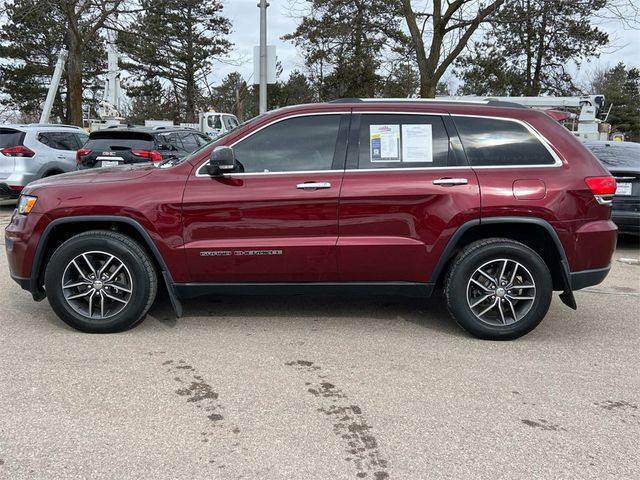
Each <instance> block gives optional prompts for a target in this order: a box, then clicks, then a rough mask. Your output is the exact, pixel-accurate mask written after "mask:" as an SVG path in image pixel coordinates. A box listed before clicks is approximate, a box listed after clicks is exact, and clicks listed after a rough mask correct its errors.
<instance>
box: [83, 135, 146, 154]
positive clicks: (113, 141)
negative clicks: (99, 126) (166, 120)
mask: <svg viewBox="0 0 640 480" xmlns="http://www.w3.org/2000/svg"><path fill="white" fill-rule="evenodd" d="M85 148H88V149H91V150H97V151H104V152H107V151H117V150H131V149H139V150H154V149H155V142H154V141H153V137H152V136H151V135H149V134H146V133H137V132H108V133H101V132H100V133H99V134H97V135H91V136H90V137H89V141H88V142H87V143H86V145H85Z"/></svg>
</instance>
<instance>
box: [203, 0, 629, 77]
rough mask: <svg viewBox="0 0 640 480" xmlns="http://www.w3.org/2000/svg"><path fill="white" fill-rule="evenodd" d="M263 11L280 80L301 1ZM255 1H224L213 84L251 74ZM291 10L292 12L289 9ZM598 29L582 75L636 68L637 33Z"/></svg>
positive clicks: (289, 63) (290, 60)
mask: <svg viewBox="0 0 640 480" xmlns="http://www.w3.org/2000/svg"><path fill="white" fill-rule="evenodd" d="M269 3H270V6H269V8H268V9H267V25H268V33H267V41H268V43H269V44H271V45H276V48H277V56H278V59H279V60H280V61H281V62H282V66H283V68H284V76H285V77H286V76H287V75H288V73H289V72H291V71H292V70H295V69H299V70H302V69H303V67H304V65H303V59H302V58H301V57H300V56H299V55H298V54H297V52H296V48H295V47H294V46H293V45H292V44H291V43H290V42H284V41H282V40H280V37H282V36H283V35H285V34H287V33H290V32H292V31H294V30H295V28H296V26H297V24H298V22H299V19H298V18H296V16H295V12H292V10H293V9H295V6H296V4H299V5H301V4H304V2H303V1H301V0H269ZM257 4H258V0H226V1H225V8H224V15H225V16H226V17H227V18H229V19H230V20H231V21H232V23H233V32H232V34H231V41H232V42H233V43H234V44H235V46H236V47H235V51H234V52H233V54H232V59H233V60H234V63H235V64H234V65H229V64H220V63H216V65H215V71H214V74H213V76H212V77H211V78H210V81H212V82H213V83H214V84H215V83H218V82H219V81H220V80H221V79H222V78H223V77H224V76H225V75H226V74H227V73H230V72H233V71H239V72H240V73H241V74H242V76H243V77H244V78H245V80H249V79H250V77H251V76H252V74H253V60H252V55H253V46H254V45H258V41H259V18H260V17H259V15H260V11H259V9H258V7H257ZM292 7H293V8H292ZM600 27H601V28H602V29H603V30H605V31H606V32H608V33H609V35H610V38H611V40H612V45H611V46H609V47H607V48H606V49H605V50H604V51H603V52H602V54H601V56H600V58H599V59H596V60H594V61H593V62H591V63H590V64H586V65H584V66H583V68H582V72H583V73H582V74H579V75H578V77H581V76H583V75H586V74H588V72H589V71H591V70H593V69H594V68H596V66H598V65H601V66H614V65H615V64H617V63H618V62H619V61H622V62H624V63H625V64H627V65H633V66H640V54H639V53H638V47H640V30H638V29H635V30H631V29H626V30H625V29H624V28H623V26H622V25H620V23H619V22H606V23H605V22H602V23H600Z"/></svg>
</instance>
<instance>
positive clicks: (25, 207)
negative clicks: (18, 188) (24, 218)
mask: <svg viewBox="0 0 640 480" xmlns="http://www.w3.org/2000/svg"><path fill="white" fill-rule="evenodd" d="M37 200H38V197H32V196H30V195H20V199H19V200H18V213H19V214H20V215H27V214H29V213H30V212H31V210H33V207H35V205H36V201H37Z"/></svg>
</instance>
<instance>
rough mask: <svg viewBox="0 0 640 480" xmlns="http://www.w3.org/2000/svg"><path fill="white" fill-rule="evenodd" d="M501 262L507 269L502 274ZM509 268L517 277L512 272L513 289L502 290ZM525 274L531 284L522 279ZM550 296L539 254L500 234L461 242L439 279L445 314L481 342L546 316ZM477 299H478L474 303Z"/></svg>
mask: <svg viewBox="0 0 640 480" xmlns="http://www.w3.org/2000/svg"><path fill="white" fill-rule="evenodd" d="M503 265H505V269H506V268H511V269H510V270H507V271H504V272H503V270H502V266H503ZM509 265H512V267H509ZM518 265H519V266H518ZM481 268H482V271H483V272H485V271H486V272H488V273H489V274H490V275H489V276H490V277H492V278H494V279H499V281H498V283H497V284H493V282H491V281H490V280H489V276H484V275H483V274H480V273H479V269H481ZM512 271H515V272H516V275H518V277H516V276H515V275H514V279H515V280H513V281H512V282H511V283H512V284H515V287H512V290H507V288H508V285H509V284H510V283H509V280H510V278H509V277H510V273H511V272H512ZM503 273H504V275H502V274H503ZM507 273H509V274H507ZM529 277H530V278H531V280H532V282H528V281H527V280H526V278H529ZM472 278H473V279H474V280H478V281H479V282H480V283H481V284H482V285H479V284H478V282H474V281H473V280H472ZM502 279H504V283H505V284H507V285H505V286H504V288H501V284H502ZM483 280H484V281H483ZM485 283H486V284H485ZM527 285H534V287H533V288H532V287H531V286H527ZM518 287H522V289H520V288H518ZM527 289H529V290H527ZM507 292H509V293H508V294H507ZM526 292H534V293H533V294H532V293H526ZM472 294H473V295H476V296H475V297H472ZM552 294H553V282H552V279H551V274H550V273H549V268H548V267H547V265H546V263H545V262H544V260H543V259H542V258H541V257H540V255H538V254H537V253H536V252H535V251H533V250H532V249H531V248H529V247H527V246H526V245H524V244H522V243H520V242H516V241H514V240H509V239H505V238H489V239H485V240H479V241H476V242H473V243H471V244H469V245H467V246H466V247H465V248H464V249H463V250H462V251H461V252H460V253H459V254H458V255H457V257H456V258H455V260H454V262H453V264H452V265H451V268H450V269H449V272H448V274H447V277H446V280H445V296H446V302H447V308H448V309H449V313H450V314H451V316H452V317H453V318H454V319H455V320H456V322H457V323H458V325H460V326H461V327H462V328H464V329H465V330H467V331H468V332H469V333H471V334H472V335H474V336H476V337H478V338H482V339H485V340H512V339H514V338H518V337H521V336H522V335H525V334H527V333H529V332H530V331H531V330H533V329H534V328H536V326H538V324H539V323H540V322H541V321H542V319H543V318H544V317H545V315H546V314H547V311H548V310H549V305H550V304H551V297H552ZM485 296H487V298H486V299H485V300H483V298H485ZM516 299H517V300H516ZM520 299H522V300H520ZM480 301H482V303H480V304H479V305H478V306H474V304H475V303H476V302H480ZM491 305H494V307H492V308H491V309H490V310H488V311H487V313H485V314H482V311H484V310H485V307H489V306H491ZM473 308H475V313H474V310H473ZM477 314H480V316H479V315H477ZM493 317H495V318H493Z"/></svg>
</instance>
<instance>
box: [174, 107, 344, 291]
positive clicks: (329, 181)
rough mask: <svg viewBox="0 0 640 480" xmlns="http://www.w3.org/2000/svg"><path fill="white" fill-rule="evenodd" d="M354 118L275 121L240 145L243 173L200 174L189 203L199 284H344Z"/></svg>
mask: <svg viewBox="0 0 640 480" xmlns="http://www.w3.org/2000/svg"><path fill="white" fill-rule="evenodd" d="M348 124H349V115H348V114H332V115H307V116H298V117H294V118H288V119H281V120H275V121H274V122H272V123H270V124H267V126H265V127H261V128H258V129H257V130H254V131H253V132H251V133H249V134H248V135H247V136H245V137H243V138H242V139H240V140H239V141H237V142H236V143H235V144H234V145H232V147H233V150H234V153H235V157H236V160H237V163H238V167H237V168H236V171H235V172H231V173H226V174H224V175H222V176H216V177H211V176H209V175H207V174H206V173H204V169H203V168H200V169H199V170H197V172H194V173H193V174H192V175H191V177H190V179H189V181H188V183H187V186H186V189H185V193H184V200H183V214H184V240H185V247H186V256H187V262H188V266H189V270H190V274H191V277H192V281H193V282H306V281H335V280H337V279H338V273H337V259H336V257H337V256H336V242H337V238H338V197H339V193H340V188H341V185H342V177H343V175H344V159H345V154H346V136H347V133H348Z"/></svg>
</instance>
